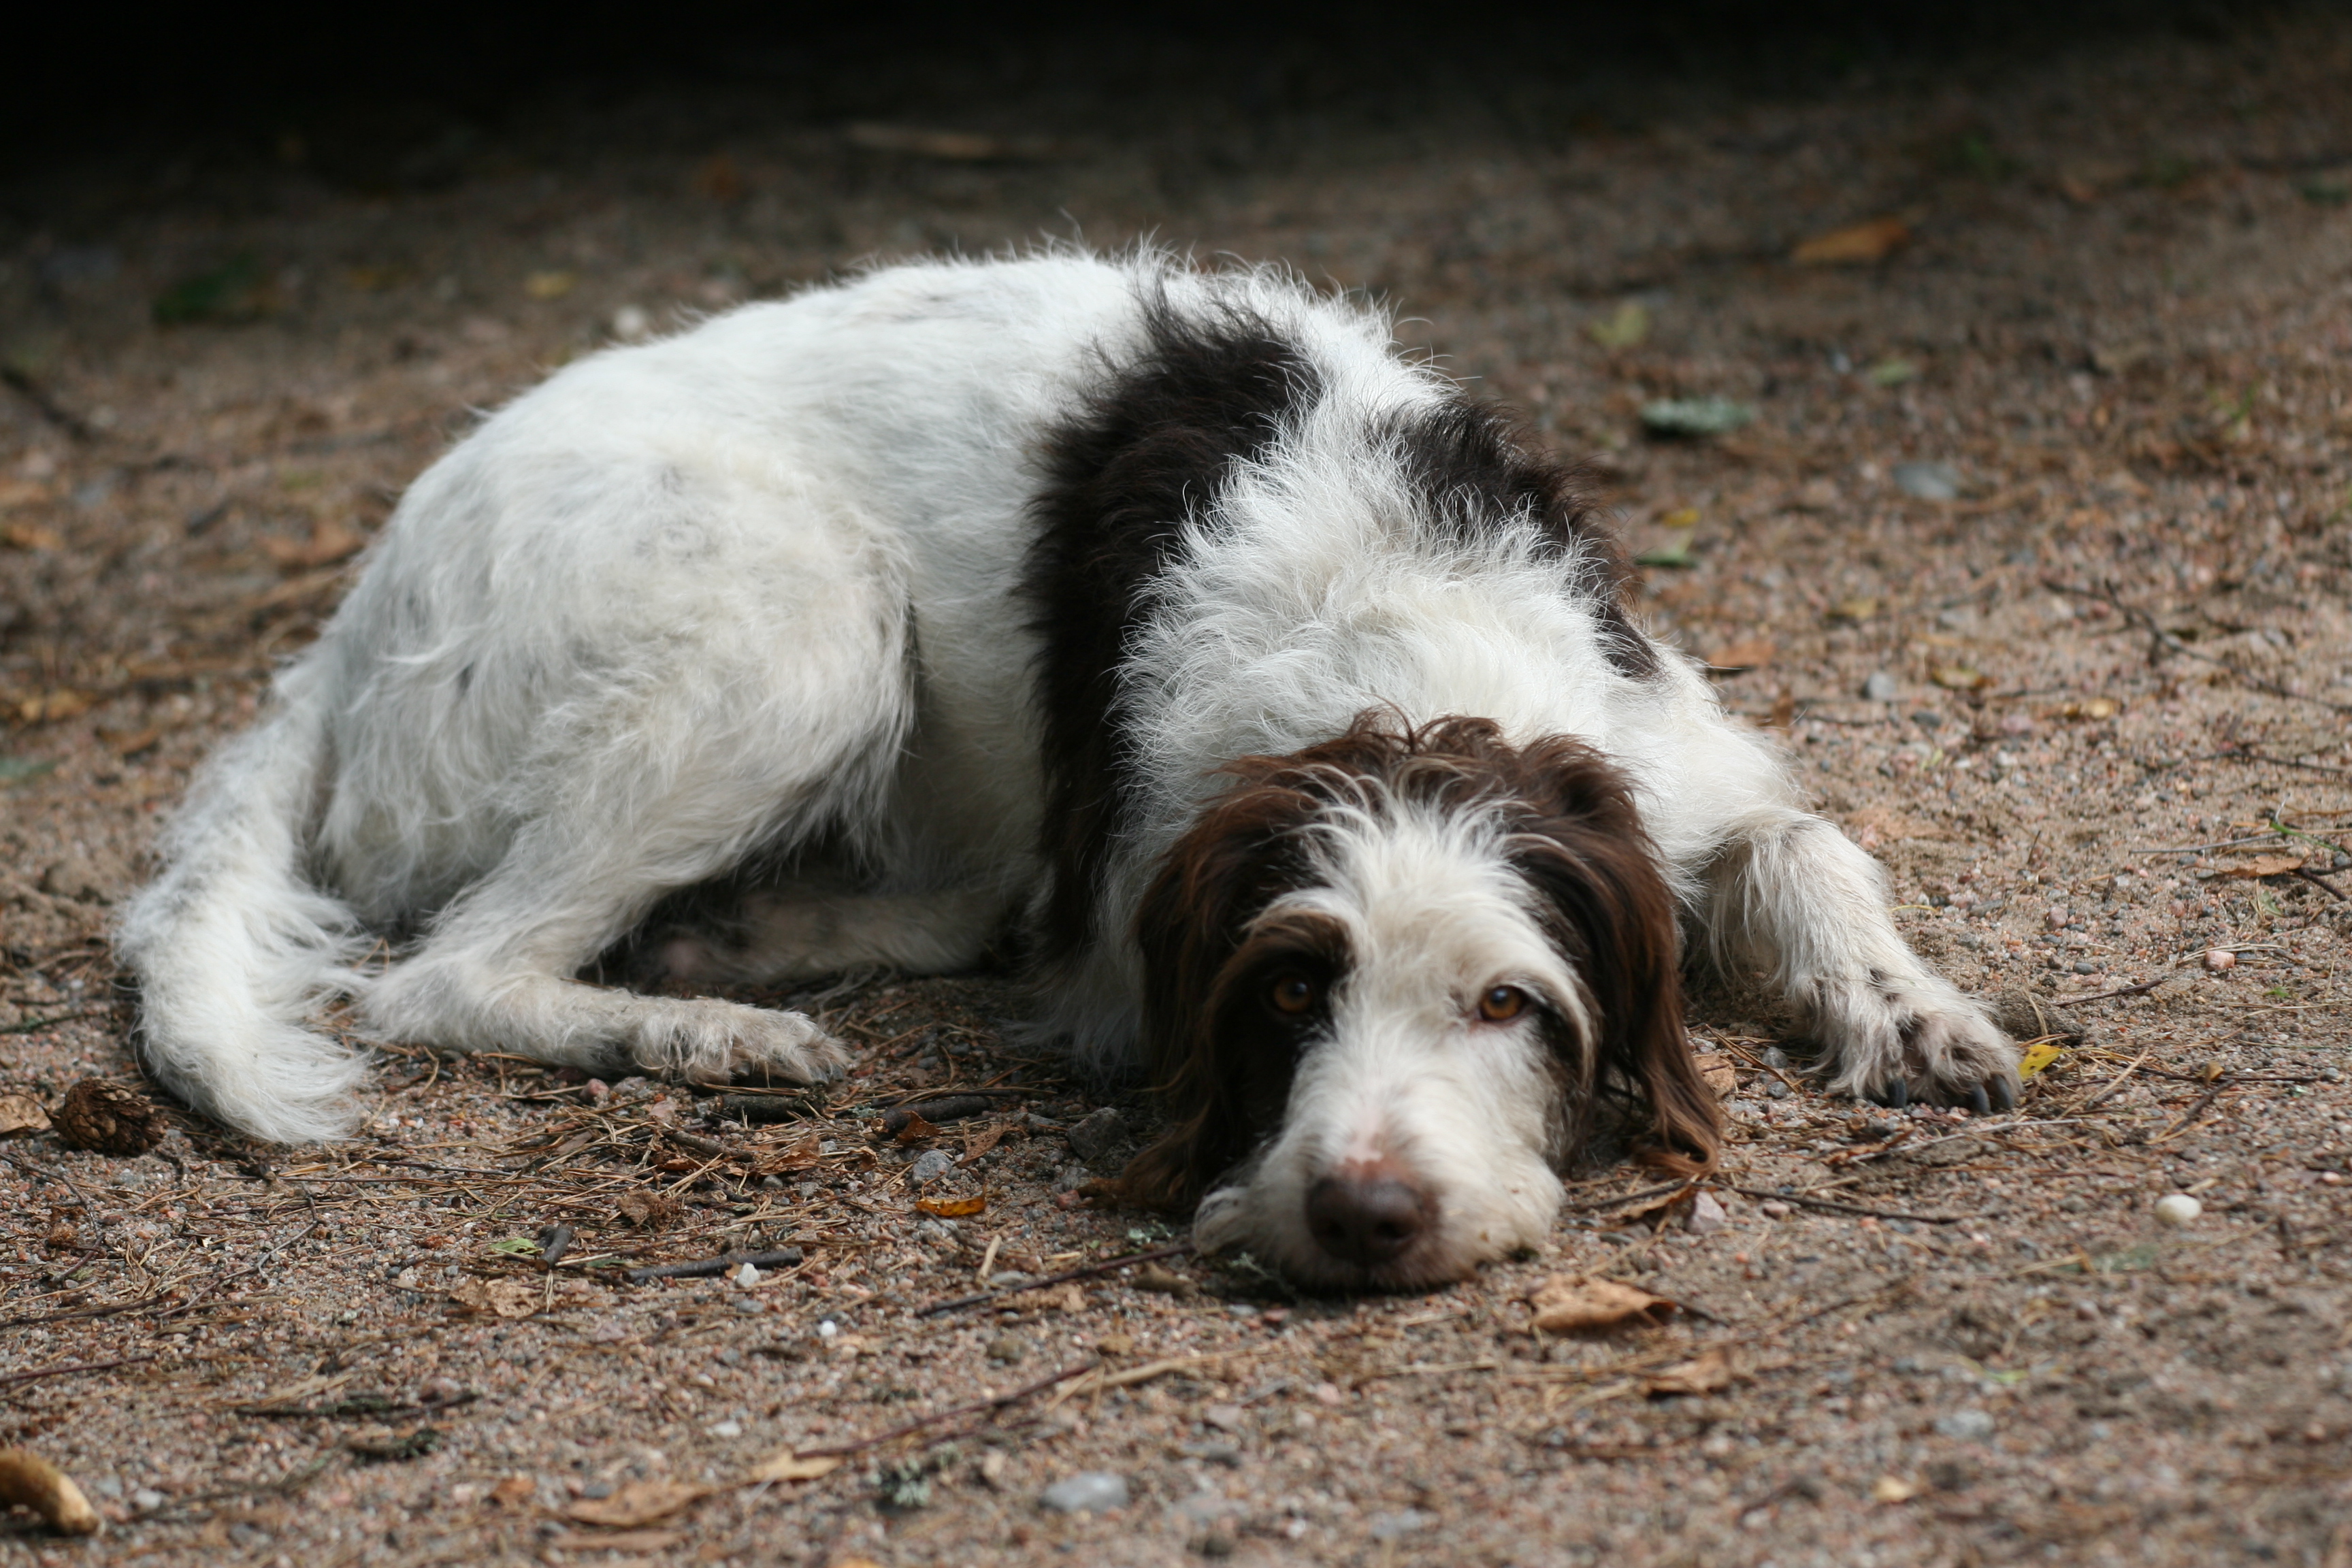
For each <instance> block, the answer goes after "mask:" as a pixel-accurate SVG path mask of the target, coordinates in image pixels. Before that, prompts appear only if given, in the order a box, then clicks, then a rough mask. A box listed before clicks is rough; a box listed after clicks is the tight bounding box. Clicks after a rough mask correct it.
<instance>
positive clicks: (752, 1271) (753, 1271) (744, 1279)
mask: <svg viewBox="0 0 2352 1568" xmlns="http://www.w3.org/2000/svg"><path fill="white" fill-rule="evenodd" d="M759 1282H760V1271H759V1269H757V1268H754V1267H752V1266H751V1264H749V1263H746V1264H745V1265H743V1267H742V1268H738V1269H737V1270H735V1283H736V1284H738V1285H740V1286H743V1287H744V1288H745V1289H750V1288H751V1286H754V1285H757V1284H758V1283H759Z"/></svg>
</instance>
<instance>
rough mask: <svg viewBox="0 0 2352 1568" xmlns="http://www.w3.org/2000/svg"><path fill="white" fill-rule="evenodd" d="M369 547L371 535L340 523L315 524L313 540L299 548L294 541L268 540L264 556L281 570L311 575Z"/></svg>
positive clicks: (312, 530)
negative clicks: (310, 573)
mask: <svg viewBox="0 0 2352 1568" xmlns="http://www.w3.org/2000/svg"><path fill="white" fill-rule="evenodd" d="M366 545H367V535H365V534H363V533H359V532H355V531H352V530H351V529H348V528H345V527H344V526H343V525H342V524H341V523H340V522H315V523H312V524H311V525H310V539H309V540H308V541H306V542H303V543H300V544H297V543H296V542H294V541H292V540H290V539H264V540H263V541H262V542H261V552H262V553H263V554H264V555H267V556H268V557H269V559H270V560H271V561H272V562H273V563H276V564H277V565H278V567H279V568H280V569H281V570H284V571H288V572H311V571H316V570H317V569H318V568H320V567H321V566H331V565H332V564H334V563H336V562H338V561H341V560H342V559H344V558H345V557H346V556H351V555H356V554H358V553H359V552H360V551H361V550H362V549H364V548H365V547H366Z"/></svg>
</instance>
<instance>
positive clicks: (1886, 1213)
mask: <svg viewBox="0 0 2352 1568" xmlns="http://www.w3.org/2000/svg"><path fill="white" fill-rule="evenodd" d="M1721 1185H1722V1186H1723V1188H1724V1190H1725V1191H1727V1192H1734V1193H1738V1194H1740V1195H1741V1196H1742V1197H1750V1198H1765V1199H1769V1200H1770V1201H1772V1202H1775V1203H1784V1204H1802V1205H1805V1206H1806V1207H1807V1208H1809V1209H1828V1210H1829V1211H1831V1212H1832V1214H1856V1215H1862V1216H1863V1217H1864V1218H1865V1219H1904V1220H1916V1222H1918V1223H1919V1224H1921V1225H1966V1224H1967V1223H1968V1222H1969V1220H1970V1219H1971V1218H1973V1217H1975V1216H1973V1215H1964V1214H1963V1215H1952V1214H1944V1215H1937V1214H1902V1213H1898V1212H1896V1211H1895V1210H1893V1209H1866V1208H1864V1207H1863V1206H1861V1205H1859V1204H1839V1203H1832V1202H1831V1201H1830V1200H1829V1199H1827V1198H1809V1197H1807V1196H1805V1194H1802V1193H1771V1192H1766V1191H1765V1190H1764V1189H1763V1188H1761V1187H1735V1186H1733V1185H1731V1184H1729V1183H1728V1182H1726V1183H1723V1184H1721Z"/></svg>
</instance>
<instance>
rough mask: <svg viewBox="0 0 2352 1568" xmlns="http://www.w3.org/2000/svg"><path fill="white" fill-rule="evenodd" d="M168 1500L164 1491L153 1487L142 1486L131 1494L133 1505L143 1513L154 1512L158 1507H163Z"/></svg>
mask: <svg viewBox="0 0 2352 1568" xmlns="http://www.w3.org/2000/svg"><path fill="white" fill-rule="evenodd" d="M165 1501H167V1499H165V1497H164V1496H163V1493H162V1492H159V1491H156V1490H155V1489H152V1488H151V1487H141V1488H140V1489H138V1490H137V1491H135V1492H132V1493H131V1507H132V1508H135V1509H137V1510H139V1511H140V1512H141V1513H153V1512H154V1511H155V1510H157V1509H159V1508H162V1507H163V1504H164V1503H165Z"/></svg>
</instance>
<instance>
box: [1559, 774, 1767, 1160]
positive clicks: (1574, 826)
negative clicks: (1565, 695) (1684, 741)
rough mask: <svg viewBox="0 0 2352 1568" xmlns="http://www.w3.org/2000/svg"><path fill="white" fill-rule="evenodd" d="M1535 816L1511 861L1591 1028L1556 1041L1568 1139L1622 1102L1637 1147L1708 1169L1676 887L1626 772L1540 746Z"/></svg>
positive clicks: (1705, 1115)
mask: <svg viewBox="0 0 2352 1568" xmlns="http://www.w3.org/2000/svg"><path fill="white" fill-rule="evenodd" d="M1527 761H1528V763H1529V764H1530V772H1531V773H1533V774H1534V775H1535V777H1536V778H1538V779H1539V780H1540V781H1541V783H1540V784H1538V785H1537V786H1536V787H1535V789H1534V790H1533V791H1531V794H1532V795H1533V797H1534V798H1533V799H1531V801H1530V805H1534V806H1536V808H1537V812H1538V815H1537V816H1536V817H1535V819H1533V820H1529V821H1526V822H1523V823H1521V824H1518V825H1517V826H1518V829H1519V830H1518V832H1517V834H1516V835H1515V837H1514V840H1513V842H1514V855H1513V859H1514V862H1515V864H1517V867H1518V868H1519V871H1520V874H1521V875H1522V876H1524V877H1526V878H1527V879H1528V882H1529V883H1531V884H1532V885H1533V886H1534V887H1535V888H1536V889H1537V890H1538V894H1539V895H1540V897H1541V900H1542V902H1543V906H1544V909H1545V911H1546V917H1547V924H1549V926H1550V927H1551V929H1552V932H1553V937H1554V940H1555V941H1557V942H1559V944H1560V946H1561V948H1562V950H1563V951H1564V952H1566V953H1567V954H1568V956H1569V957H1570V960H1571V961H1572V962H1573V963H1575V965H1576V969H1577V973H1578V975H1579V977H1580V979H1581V980H1582V981H1583V983H1584V985H1585V989H1586V1000H1587V1003H1588V1005H1589V1006H1590V1008H1591V1020H1592V1022H1591V1034H1592V1037H1591V1038H1590V1039H1584V1040H1580V1041H1573V1042H1563V1043H1564V1045H1567V1046H1568V1047H1569V1055H1570V1059H1568V1060H1566V1061H1564V1062H1563V1063H1562V1067H1563V1068H1564V1070H1565V1071H1566V1072H1567V1074H1568V1076H1569V1079H1570V1083H1571V1086H1572V1092H1571V1094H1570V1105H1569V1108H1568V1115H1569V1118H1570V1125H1569V1127H1568V1129H1567V1139H1566V1142H1567V1143H1568V1145H1569V1147H1570V1149H1571V1150H1573V1149H1575V1148H1577V1147H1579V1146H1580V1145H1581V1144H1582V1143H1583V1142H1585V1140H1586V1139H1587V1137H1588V1136H1589V1135H1590V1134H1591V1130H1592V1127H1591V1120H1592V1116H1593V1113H1594V1110H1596V1108H1597V1106H1598V1104H1599V1103H1600V1102H1601V1100H1604V1099H1606V1100H1620V1101H1624V1102H1627V1104H1626V1109H1627V1110H1628V1111H1629V1112H1630V1113H1631V1117H1632V1120H1633V1125H1634V1127H1635V1129H1636V1134H1635V1143H1636V1152H1637V1153H1638V1155H1639V1157H1640V1158H1641V1159H1642V1160H1643V1162H1644V1163H1649V1164H1652V1165H1656V1166H1659V1167H1661V1168H1664V1169H1667V1170H1671V1171H1675V1172H1676V1173H1696V1172H1698V1171H1702V1170H1705V1169H1706V1168H1707V1167H1709V1166H1711V1165H1712V1164H1713V1163H1715V1158H1716V1152H1717V1147H1718V1144H1719V1142H1720V1139H1721V1133H1720V1130H1719V1127H1718V1125H1717V1120H1716V1107H1715V1096H1714V1095H1713V1093H1712V1092H1710V1091H1709V1090H1708V1089H1707V1087H1706V1081H1705V1080H1704V1079H1702V1078H1701V1077H1700V1076H1699V1070H1698V1066H1697V1063H1696V1059H1695V1058H1693V1057H1692V1055H1691V1049H1690V1042H1689V1039H1688V1037H1686V1036H1685V1033H1684V1030H1683V993H1682V963H1681V940H1680V938H1681V932H1680V928H1679V926H1678V924H1677V922H1676V920H1675V900H1674V894H1673V893H1672V891H1671V890H1670V889H1668V888H1667V886H1666V881H1665V878H1664V875H1663V874H1662V873H1661V872H1660V870H1659V867H1658V859H1657V852H1656V850H1655V849H1654V847H1653V846H1652V845H1651V842H1650V837H1649V835H1648V833H1647V832H1645V831H1644V830H1643V826H1642V820H1641V815H1640V813H1639V812H1638V810H1636V808H1635V806H1634V803H1633V792H1632V789H1631V787H1630V785H1629V784H1627V782H1626V780H1625V777H1624V775H1623V774H1622V773H1619V772H1618V771H1617V770H1616V769H1615V768H1613V767H1612V766H1610V765H1609V763H1607V762H1606V761H1605V760H1604V759H1602V758H1601V756H1600V755H1599V754H1598V753H1597V752H1593V751H1591V749H1590V748H1589V747H1586V746H1583V745H1581V744H1580V743H1578V742H1573V741H1550V742H1539V743H1538V745H1537V746H1535V747H1532V748H1530V750H1529V753H1528V758H1527Z"/></svg>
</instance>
